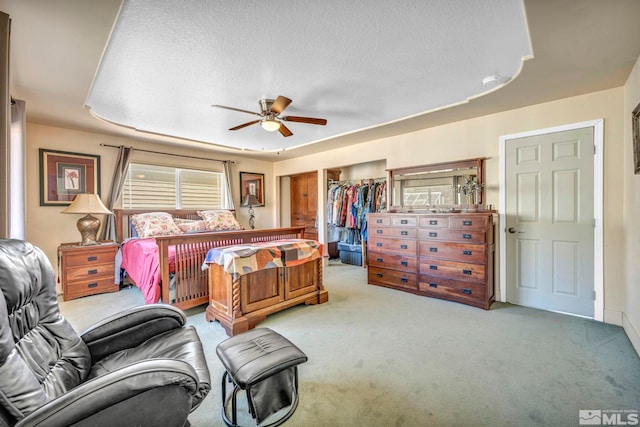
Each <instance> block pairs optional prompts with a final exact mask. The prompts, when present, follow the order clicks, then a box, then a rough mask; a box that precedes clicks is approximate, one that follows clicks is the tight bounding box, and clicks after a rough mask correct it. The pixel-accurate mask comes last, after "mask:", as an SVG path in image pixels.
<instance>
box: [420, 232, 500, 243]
mask: <svg viewBox="0 0 640 427" xmlns="http://www.w3.org/2000/svg"><path fill="white" fill-rule="evenodd" d="M418 238H419V239H420V240H442V241H448V242H461V243H485V240H486V238H487V236H486V233H485V232H484V231H477V230H451V229H441V230H437V229H420V230H419V231H418Z"/></svg>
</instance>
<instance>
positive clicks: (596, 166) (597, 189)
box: [498, 119, 604, 321]
mask: <svg viewBox="0 0 640 427" xmlns="http://www.w3.org/2000/svg"><path fill="white" fill-rule="evenodd" d="M589 127H592V128H593V144H594V150H595V153H594V156H593V216H594V229H593V290H594V293H595V298H594V301H593V319H594V320H598V321H604V243H603V236H604V224H603V201H604V173H603V172H604V171H603V168H604V163H603V159H604V156H603V153H604V119H596V120H590V121H586V122H579V123H572V124H568V125H562V126H554V127H549V128H544V129H536V130H532V131H527V132H520V133H514V134H510V135H502V136H500V149H499V153H500V180H499V189H500V196H499V197H500V198H499V201H500V209H499V210H498V216H499V222H498V223H499V224H500V227H499V234H500V248H501V250H500V257H499V258H500V273H499V274H500V301H502V302H506V301H507V251H506V248H507V230H506V228H505V226H506V224H507V213H506V206H507V193H506V178H505V176H506V168H507V164H506V162H507V160H506V155H505V153H506V145H507V143H508V141H509V140H512V139H518V138H525V137H529V136H538V135H545V134H550V133H556V132H563V131H567V130H575V129H582V128H589Z"/></svg>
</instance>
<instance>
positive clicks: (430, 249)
mask: <svg viewBox="0 0 640 427" xmlns="http://www.w3.org/2000/svg"><path fill="white" fill-rule="evenodd" d="M429 252H438V248H429Z"/></svg>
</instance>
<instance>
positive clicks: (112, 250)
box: [65, 246, 118, 267]
mask: <svg viewBox="0 0 640 427" xmlns="http://www.w3.org/2000/svg"><path fill="white" fill-rule="evenodd" d="M117 250H118V248H117V247H116V246H110V247H105V248H100V249H94V250H91V251H78V252H76V253H68V254H66V255H65V265H66V266H67V267H76V266H86V265H88V264H108V263H112V262H114V259H115V256H116V252H117Z"/></svg>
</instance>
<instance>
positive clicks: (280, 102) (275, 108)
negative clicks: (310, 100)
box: [269, 96, 291, 116]
mask: <svg viewBox="0 0 640 427" xmlns="http://www.w3.org/2000/svg"><path fill="white" fill-rule="evenodd" d="M289 104H291V100H290V99H289V98H286V97H284V96H278V98H277V99H276V100H275V101H274V102H273V104H272V105H271V108H270V109H269V112H270V113H274V114H275V115H276V116H277V115H278V114H280V113H282V112H283V111H284V109H285V108H287V107H288V106H289Z"/></svg>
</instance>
